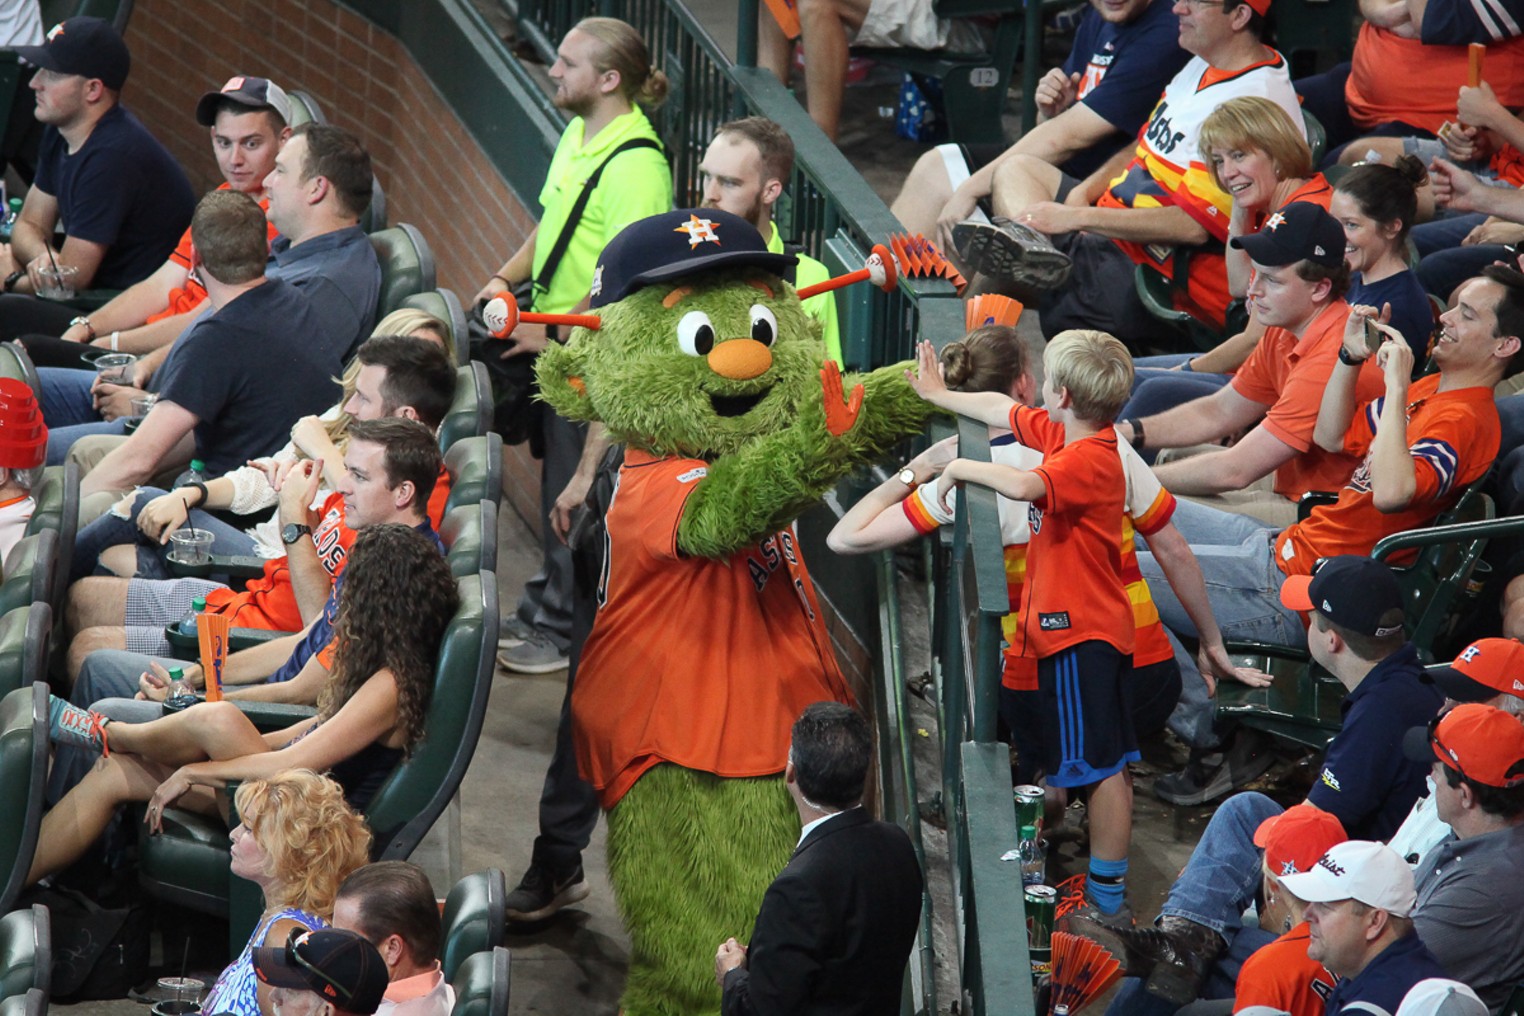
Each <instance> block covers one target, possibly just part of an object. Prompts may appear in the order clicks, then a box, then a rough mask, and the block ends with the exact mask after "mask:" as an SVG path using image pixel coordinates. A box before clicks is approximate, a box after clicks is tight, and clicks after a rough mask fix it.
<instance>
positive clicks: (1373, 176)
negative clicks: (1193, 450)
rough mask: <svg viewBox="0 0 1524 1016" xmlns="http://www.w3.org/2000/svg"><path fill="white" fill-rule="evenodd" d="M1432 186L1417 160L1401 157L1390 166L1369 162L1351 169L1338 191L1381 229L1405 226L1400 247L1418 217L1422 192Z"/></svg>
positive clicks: (1342, 180) (1337, 185)
mask: <svg viewBox="0 0 1524 1016" xmlns="http://www.w3.org/2000/svg"><path fill="white" fill-rule="evenodd" d="M1428 182H1429V172H1428V170H1426V169H1425V168H1424V165H1423V162H1422V161H1421V160H1419V159H1418V158H1417V157H1416V156H1412V155H1401V156H1398V157H1397V161H1396V162H1394V163H1392V165H1390V166H1388V165H1386V164H1385V163H1380V162H1367V163H1364V164H1362V165H1359V166H1356V167H1354V168H1353V169H1351V170H1350V171H1349V172H1348V173H1347V174H1345V175H1344V177H1343V178H1342V179H1340V180H1339V182H1338V183H1337V184H1335V185H1334V190H1336V191H1338V192H1339V193H1341V194H1348V195H1349V196H1350V197H1352V198H1354V199H1355V202H1356V203H1357V204H1359V206H1360V211H1361V212H1362V213H1363V214H1365V215H1367V216H1369V217H1370V218H1372V219H1375V220H1376V222H1377V224H1378V225H1382V226H1385V225H1388V224H1390V223H1393V222H1401V223H1402V229H1401V230H1400V231H1398V233H1397V243H1399V244H1400V243H1404V242H1406V241H1407V238H1408V230H1409V229H1411V228H1412V226H1413V217H1414V216H1415V215H1417V214H1418V188H1420V187H1422V186H1423V185H1424V184H1426V183H1428Z"/></svg>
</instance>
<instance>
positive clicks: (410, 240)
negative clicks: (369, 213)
mask: <svg viewBox="0 0 1524 1016" xmlns="http://www.w3.org/2000/svg"><path fill="white" fill-rule="evenodd" d="M370 242H371V246H373V247H375V248H376V257H377V258H378V259H379V260H380V262H381V296H380V298H379V299H378V300H377V302H376V320H378V321H379V320H380V319H381V318H384V317H386V315H388V314H390V313H391V312H392V311H394V310H396V309H398V308H399V307H401V306H402V305H403V301H404V300H406V299H407V298H408V297H410V296H412V295H414V294H416V293H422V292H425V291H427V290H430V289H433V288H434V252H433V251H432V250H430V249H429V244H428V241H427V240H425V239H424V238H423V234H422V233H420V232H418V230H417V229H416V228H414V227H413V226H411V225H409V224H408V223H406V222H401V223H398V224H397V225H395V226H393V227H392V228H390V229H383V230H381V231H380V232H377V233H372V234H371V235H370Z"/></svg>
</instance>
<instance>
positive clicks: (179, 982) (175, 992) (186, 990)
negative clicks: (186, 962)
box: [157, 977, 206, 1008]
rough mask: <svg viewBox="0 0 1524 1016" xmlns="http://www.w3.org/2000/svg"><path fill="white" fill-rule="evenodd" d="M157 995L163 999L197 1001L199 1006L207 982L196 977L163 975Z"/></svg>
mask: <svg viewBox="0 0 1524 1016" xmlns="http://www.w3.org/2000/svg"><path fill="white" fill-rule="evenodd" d="M158 987H159V990H158V992H157V995H158V996H159V998H160V999H162V1000H168V1001H175V1002H195V1003H197V1006H198V1008H199V1004H200V1001H201V995H202V993H203V992H205V991H206V982H205V981H203V980H200V979H198V978H195V977H161V978H159V986H158Z"/></svg>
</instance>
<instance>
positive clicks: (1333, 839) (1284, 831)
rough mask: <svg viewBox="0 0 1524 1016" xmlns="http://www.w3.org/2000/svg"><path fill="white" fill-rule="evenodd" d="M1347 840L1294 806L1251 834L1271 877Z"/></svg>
mask: <svg viewBox="0 0 1524 1016" xmlns="http://www.w3.org/2000/svg"><path fill="white" fill-rule="evenodd" d="M1520 729H1524V727H1521V728H1520ZM1347 839H1349V834H1347V833H1346V832H1345V831H1344V825H1343V823H1341V822H1340V821H1339V818H1338V816H1337V815H1335V814H1333V813H1332V812H1327V811H1324V810H1323V809H1322V808H1319V807H1317V806H1316V805H1311V804H1294V805H1292V806H1291V807H1289V808H1287V809H1286V810H1285V811H1283V812H1281V813H1280V814H1279V815H1272V816H1270V817H1269V818H1267V819H1265V820H1264V821H1263V822H1261V823H1260V824H1259V828H1258V829H1256V830H1254V845H1255V846H1256V847H1259V848H1260V849H1261V850H1263V851H1264V852H1265V867H1266V868H1268V869H1269V870H1270V871H1271V873H1273V874H1275V875H1295V874H1297V873H1298V872H1303V871H1307V870H1309V869H1311V868H1312V866H1313V865H1315V864H1317V863H1318V858H1320V857H1322V856H1323V855H1324V854H1326V853H1328V848H1329V847H1332V846H1335V845H1337V844H1340V843H1343V842H1344V841H1345V840H1347Z"/></svg>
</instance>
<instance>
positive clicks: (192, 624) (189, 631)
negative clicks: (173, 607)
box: [180, 596, 206, 635]
mask: <svg viewBox="0 0 1524 1016" xmlns="http://www.w3.org/2000/svg"><path fill="white" fill-rule="evenodd" d="M204 613H206V597H205V596H198V597H196V598H195V599H194V600H192V601H191V612H190V617H187V618H186V619H185V620H184V621H181V622H180V631H182V632H183V633H185V634H186V635H194V634H196V618H198V617H200V616H201V615H202V614H204Z"/></svg>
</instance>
